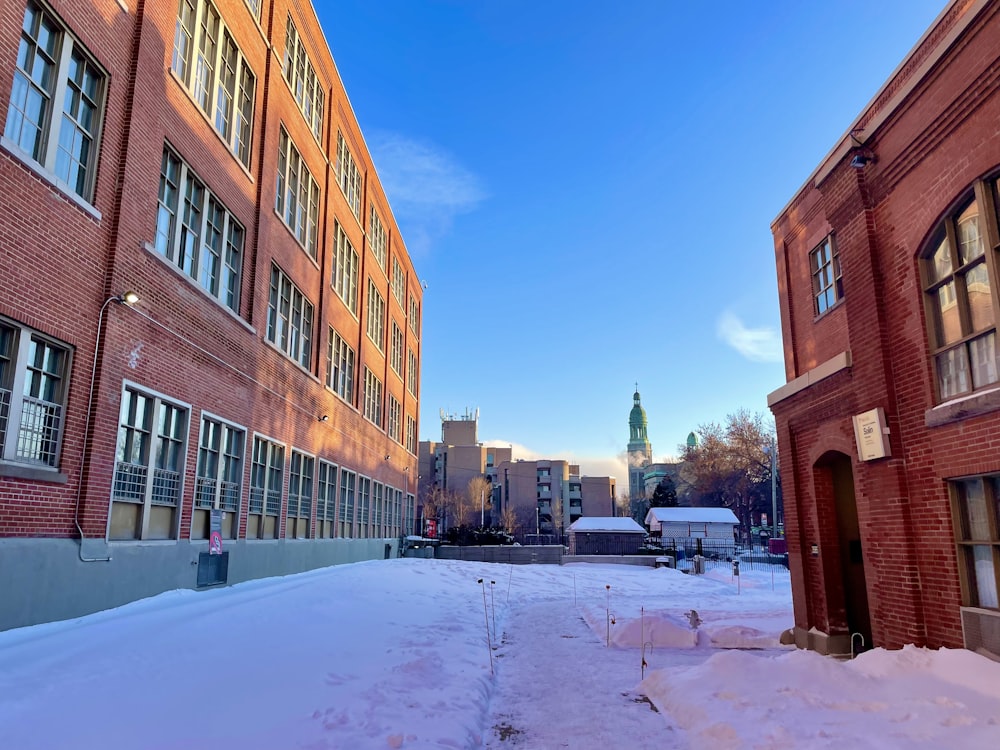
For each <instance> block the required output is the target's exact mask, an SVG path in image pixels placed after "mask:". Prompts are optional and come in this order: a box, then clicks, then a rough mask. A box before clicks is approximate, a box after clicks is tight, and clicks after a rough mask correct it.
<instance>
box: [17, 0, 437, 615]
mask: <svg viewBox="0 0 1000 750" xmlns="http://www.w3.org/2000/svg"><path fill="white" fill-rule="evenodd" d="M0 116H2V117H3V121H4V130H3V136H2V139H0V570H2V571H3V575H2V576H0V602H2V605H0V629H3V628H10V627H16V626H20V625H27V624H31V623H36V622H43V621H47V620H52V619H58V618H65V617H72V616H76V615H79V614H83V613H86V612H91V611H94V610H97V609H102V608H105V607H109V606H114V605H117V604H121V603H123V602H127V601H131V600H134V599H137V598H141V597H144V596H149V595H151V594H155V593H158V592H160V591H164V590H167V589H172V588H178V587H191V588H194V587H196V586H199V585H211V584H217V583H225V582H228V583H234V582H238V581H244V580H248V579H251V578H256V577H261V576H268V575H280V574H285V573H290V572H296V571H301V570H307V569H310V568H314V567H318V566H322V565H330V564H333V563H337V562H347V561H353V560H362V559H370V558H373V557H379V558H381V557H383V556H389V555H394V554H396V553H397V549H398V541H397V540H398V538H399V537H400V536H401V535H402V534H404V533H408V532H409V530H410V529H412V525H413V513H414V499H413V496H414V493H415V482H416V478H415V477H414V474H415V473H416V462H417V460H416V452H417V440H416V436H417V415H418V394H419V381H418V374H419V363H420V313H421V303H422V297H421V294H422V290H421V285H420V282H419V279H418V277H417V275H416V272H415V270H414V268H413V264H412V263H411V260H410V258H409V256H408V255H407V252H406V247H405V244H404V242H403V240H402V238H401V236H400V233H399V229H398V227H397V225H396V222H395V219H394V217H393V215H392V212H391V211H390V209H389V204H388V201H387V199H386V196H385V194H384V192H383V190H382V187H381V185H380V183H379V178H378V175H377V174H376V172H375V169H374V167H373V165H372V161H371V156H370V154H369V153H368V150H367V147H366V145H365V142H364V139H363V137H362V133H361V131H360V128H359V125H358V123H357V120H356V118H355V116H354V114H353V112H352V109H351V105H350V102H349V101H348V98H347V94H346V92H345V90H344V87H343V84H342V82H341V80H340V78H339V75H338V73H337V69H336V67H335V65H334V61H333V59H332V57H331V53H330V51H329V49H328V46H327V42H326V40H325V38H324V36H323V32H322V29H321V28H320V26H319V23H318V20H317V18H316V15H315V12H314V10H313V8H312V6H311V5H310V4H309V3H308V2H299V1H298V0H170V2H148V0H91V1H90V2H87V1H85V0H16V1H15V2H11V3H5V4H4V6H3V8H2V10H0ZM126 293H134V295H135V297H137V299H135V297H133V295H132V294H126ZM213 530H214V531H216V532H217V535H218V536H219V537H221V539H222V548H223V554H221V555H210V554H208V552H209V541H208V539H209V536H210V531H213Z"/></svg>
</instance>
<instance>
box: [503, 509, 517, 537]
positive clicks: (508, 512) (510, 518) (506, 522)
mask: <svg viewBox="0 0 1000 750" xmlns="http://www.w3.org/2000/svg"><path fill="white" fill-rule="evenodd" d="M500 525H501V526H503V527H504V529H506V530H507V533H509V534H513V533H514V531H515V530H516V529H517V528H518V523H517V514H516V513H514V509H513V508H512V507H510V505H507V507H506V508H504V509H503V512H502V513H501V514H500Z"/></svg>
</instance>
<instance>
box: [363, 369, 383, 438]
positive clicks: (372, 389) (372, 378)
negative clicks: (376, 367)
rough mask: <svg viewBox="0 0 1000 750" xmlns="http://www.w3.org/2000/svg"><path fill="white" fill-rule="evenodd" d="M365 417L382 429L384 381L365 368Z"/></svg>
mask: <svg viewBox="0 0 1000 750" xmlns="http://www.w3.org/2000/svg"><path fill="white" fill-rule="evenodd" d="M364 417H365V419H367V420H368V421H369V422H371V423H372V424H374V425H375V426H376V427H378V428H380V429H381V427H382V381H381V380H379V379H378V377H377V376H376V375H375V373H374V372H372V371H371V370H370V369H368V368H367V367H365V405H364Z"/></svg>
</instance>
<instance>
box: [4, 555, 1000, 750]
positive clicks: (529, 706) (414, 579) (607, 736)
mask: <svg viewBox="0 0 1000 750" xmlns="http://www.w3.org/2000/svg"><path fill="white" fill-rule="evenodd" d="M772 586H773V589H772ZM0 606H2V603H0ZM693 623H694V624H696V626H695V627H693V626H692V624H693ZM791 624H792V617H791V602H790V594H789V581H788V575H787V572H780V573H778V574H777V575H775V576H774V578H773V583H772V574H771V573H769V572H768V573H760V572H751V571H743V574H742V575H741V576H740V579H739V590H737V582H736V581H735V580H734V579H733V578H732V576H731V575H730V571H729V569H728V568H725V569H717V570H716V571H710V572H709V573H708V574H706V575H704V576H689V575H684V574H682V573H680V572H678V571H675V570H670V569H658V570H654V569H651V568H642V567H634V566H628V565H588V564H575V565H567V566H563V567H558V566H544V565H536V566H514V567H512V566H508V565H489V564H483V563H468V562H458V561H437V560H419V559H403V560H388V561H376V562H369V563H361V564H356V565H344V566H339V567H334V568H328V569H324V570H318V571H313V572H311V573H305V574H302V575H297V576H288V577H285V578H273V579H268V580H262V581H253V582H249V583H245V584H240V585H237V586H233V587H231V588H226V589H217V590H212V591H203V592H192V591H175V592H170V593H166V594H163V595H160V596H157V597H153V598H151V599H146V600H144V601H141V602H135V603H133V604H130V605H127V606H124V607H120V608H118V609H115V610H109V611H107V612H101V613H98V614H95V615H91V616H89V617H84V618H80V619H78V620H73V621H67V622H61V623H52V624H48V625H39V626H35V627H30V628H22V629H20V630H14V631H8V632H5V633H0V748H4V749H6V748H16V749H17V750H31V749H33V748H38V749H44V750H53V749H56V748H59V749H61V748H82V749H83V750H89V749H91V748H93V749H94V750H97V749H98V748H99V749H100V750H140V749H142V750H145V749H146V748H150V749H155V750H167V749H168V748H170V749H180V748H194V747H211V748H239V749H241V750H245V749H258V748H259V749H260V750H284V749H285V748H303V749H305V750H333V749H334V748H336V749H338V750H339V749H344V750H365V749H367V748H374V749H380V748H404V749H406V750H410V749H412V748H482V747H486V748H493V749H494V750H504V749H506V748H532V749H537V750H547V749H548V748H575V749H577V750H598V749H600V750H607V749H609V748H614V749H618V748H627V749H629V750H633V749H634V750H644V749H645V748H650V749H651V748H657V749H659V750H664V749H669V748H684V749H685V750H688V749H690V750H701V749H702V748H708V749H711V750H716V749H717V750H728V749H732V750H737V749H740V750H742V749H743V748H747V749H748V750H750V749H753V750H766V749H772V748H773V749H774V750H778V749H784V748H842V747H851V748H852V750H866V749H868V748H879V749H881V748H907V749H909V748H928V749H929V748H934V749H935V750H939V749H940V748H947V749H948V750H959V749H962V750H979V749H980V748H981V749H982V750H987V749H988V750H996V748H998V747H1000V664H998V663H995V662H992V661H989V660H987V659H985V658H984V657H981V656H977V655H975V654H972V653H970V652H967V651H962V650H942V651H929V650H925V649H919V648H913V647H908V648H905V649H903V650H901V651H894V652H887V651H883V650H874V651H870V652H868V653H865V654H863V655H861V656H860V657H859V658H857V659H855V660H854V661H852V662H841V661H836V660H833V659H828V658H824V657H821V656H818V655H817V654H814V653H810V652H804V651H797V650H795V649H792V648H789V647H782V646H779V645H778V636H779V634H780V632H781V631H782V630H784V629H785V628H787V627H789V626H791ZM737 649H738V650H737Z"/></svg>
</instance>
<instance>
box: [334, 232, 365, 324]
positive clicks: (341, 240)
mask: <svg viewBox="0 0 1000 750" xmlns="http://www.w3.org/2000/svg"><path fill="white" fill-rule="evenodd" d="M334 235H335V240H334V241H335V243H336V254H335V257H334V263H333V277H332V278H331V280H330V284H331V286H332V287H333V291H335V292H336V293H337V296H338V297H340V299H341V300H343V302H344V304H345V305H347V309H348V310H350V311H351V315H353V316H354V317H357V316H358V272H359V271H358V269H359V265H360V264H359V258H358V251H357V250H355V249H354V245H352V244H351V241H350V239H348V237H347V232H345V231H344V227H343V226H341V224H340V222H339V221H338V222H336V227H335V230H334Z"/></svg>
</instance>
